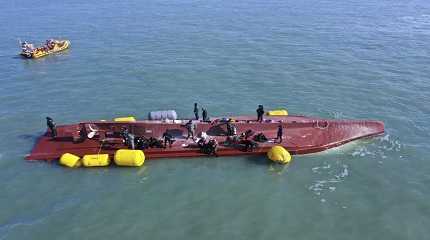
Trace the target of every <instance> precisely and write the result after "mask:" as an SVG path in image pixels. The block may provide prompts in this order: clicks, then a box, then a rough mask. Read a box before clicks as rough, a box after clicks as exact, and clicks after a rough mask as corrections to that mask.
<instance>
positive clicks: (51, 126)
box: [46, 117, 57, 138]
mask: <svg viewBox="0 0 430 240" xmlns="http://www.w3.org/2000/svg"><path fill="white" fill-rule="evenodd" d="M46 125H47V126H48V128H49V130H51V136H52V138H55V137H56V136H57V126H56V125H55V122H54V120H53V119H52V118H50V117H46Z"/></svg>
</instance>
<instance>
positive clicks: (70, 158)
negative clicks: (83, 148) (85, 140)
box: [60, 153, 81, 168]
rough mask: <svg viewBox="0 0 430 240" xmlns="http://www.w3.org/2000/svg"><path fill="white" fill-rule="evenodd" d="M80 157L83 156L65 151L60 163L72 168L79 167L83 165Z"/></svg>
mask: <svg viewBox="0 0 430 240" xmlns="http://www.w3.org/2000/svg"><path fill="white" fill-rule="evenodd" d="M80 159H81V158H80V157H78V156H76V155H73V154H70V153H64V154H63V155H61V158H60V164H61V165H64V166H66V167H71V168H73V167H79V166H80V165H81V162H80V161H79V160H80Z"/></svg>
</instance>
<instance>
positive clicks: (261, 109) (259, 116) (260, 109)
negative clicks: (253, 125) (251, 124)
mask: <svg viewBox="0 0 430 240" xmlns="http://www.w3.org/2000/svg"><path fill="white" fill-rule="evenodd" d="M263 115H264V107H263V105H258V108H257V122H263Z"/></svg>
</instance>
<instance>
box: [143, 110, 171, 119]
mask: <svg viewBox="0 0 430 240" xmlns="http://www.w3.org/2000/svg"><path fill="white" fill-rule="evenodd" d="M148 119H149V120H176V119H178V114H177V113H176V111H175V110H166V111H154V112H149V114H148Z"/></svg>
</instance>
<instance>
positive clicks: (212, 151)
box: [207, 139, 218, 157]
mask: <svg viewBox="0 0 430 240" xmlns="http://www.w3.org/2000/svg"><path fill="white" fill-rule="evenodd" d="M217 150H218V142H217V141H216V140H215V139H211V140H209V142H208V144H207V151H208V152H207V154H208V155H213V156H215V157H218V154H217Z"/></svg>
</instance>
